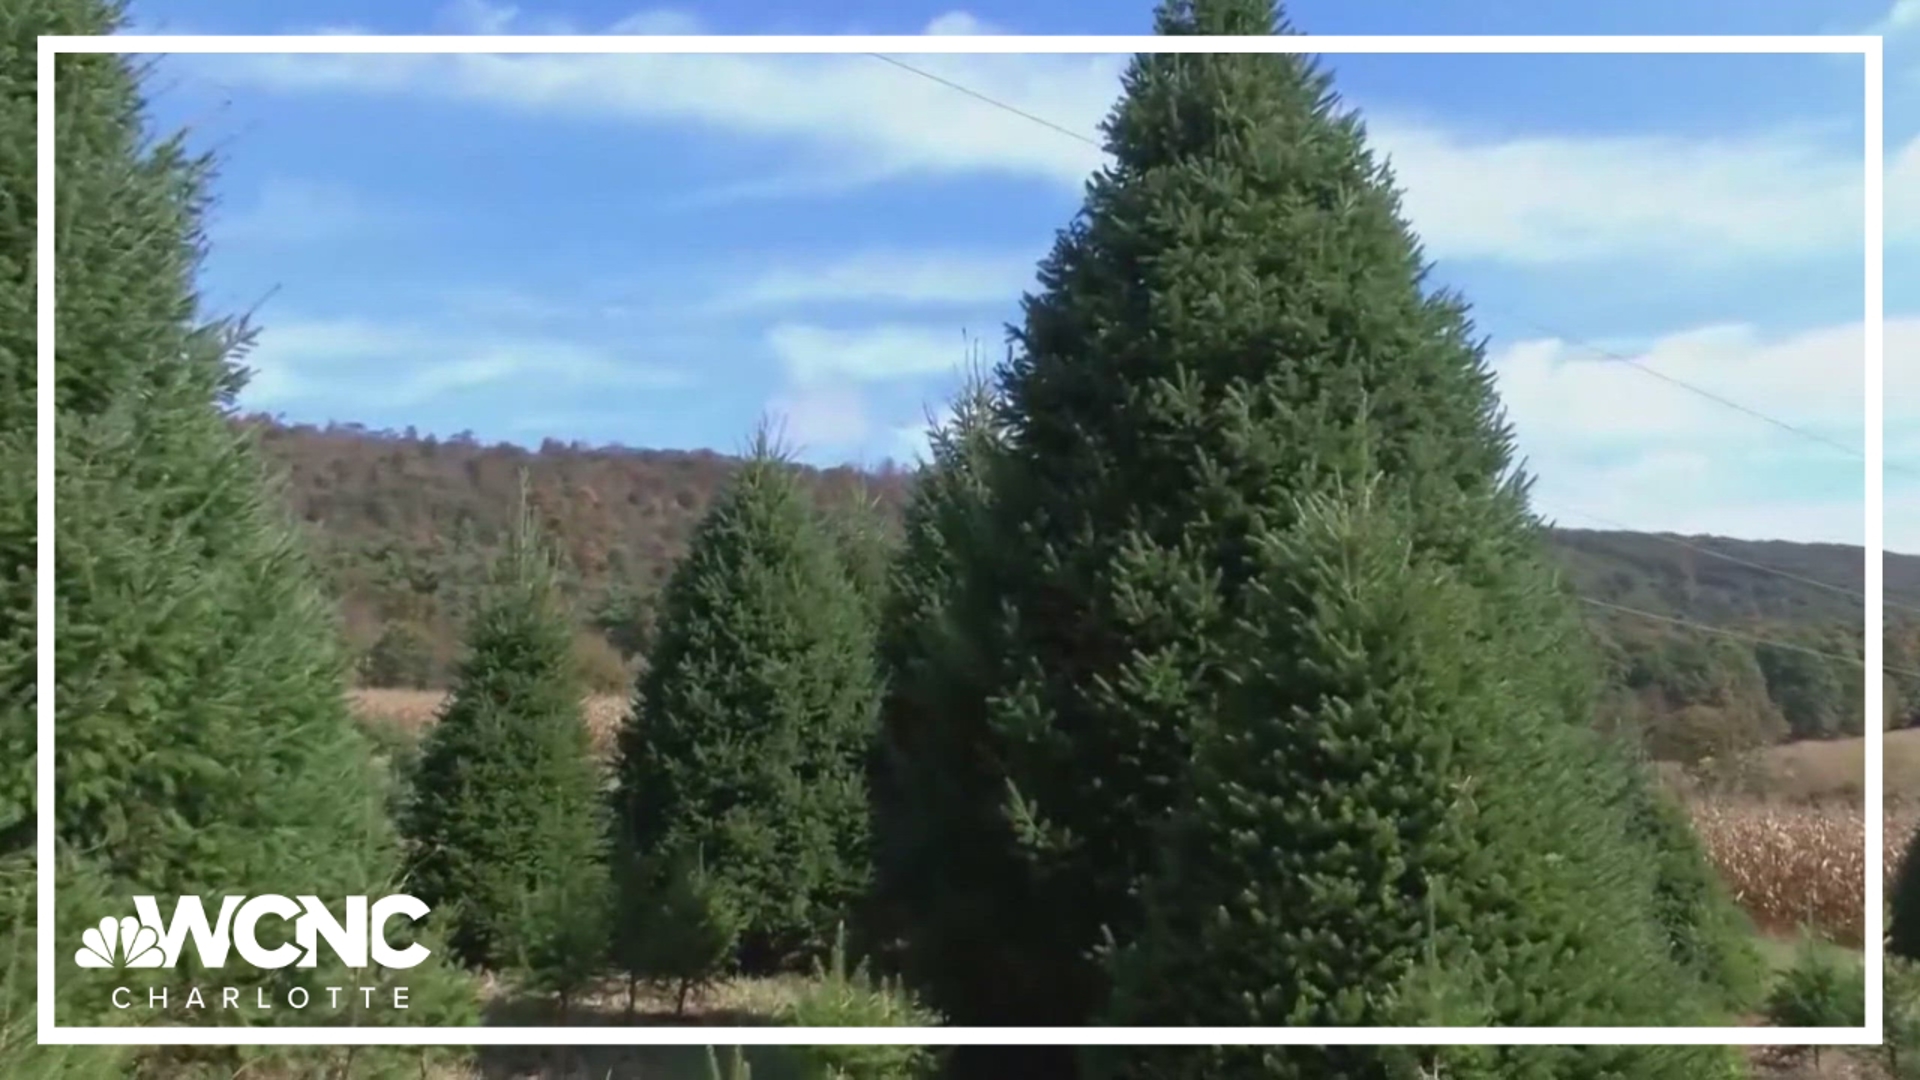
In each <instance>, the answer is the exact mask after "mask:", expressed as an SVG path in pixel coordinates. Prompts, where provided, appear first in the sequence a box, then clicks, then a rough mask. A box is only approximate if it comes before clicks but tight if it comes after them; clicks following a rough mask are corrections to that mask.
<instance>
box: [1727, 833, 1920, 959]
mask: <svg viewBox="0 0 1920 1080" xmlns="http://www.w3.org/2000/svg"><path fill="white" fill-rule="evenodd" d="M1692 811H1693V820H1694V827H1695V828H1696V829H1697V830H1698V832H1699V834H1700V838H1701V840H1702V841H1703V842H1704V843H1705V845H1706V848H1707V852H1708V855H1709V857H1710V858H1711V859H1712V860H1713V863H1714V865H1715V867H1717V868H1718V870H1719V871H1720V875H1721V877H1722V878H1724V879H1725V880H1726V882H1727V885H1728V887H1729V888H1730V889H1731V890H1732V891H1733V895H1734V898H1735V899H1736V900H1737V901H1739V903H1740V906H1741V907H1743V908H1745V909H1746V911H1747V913H1748V915H1749V916H1750V917H1752V919H1753V920H1754V922H1755V924H1757V925H1758V927H1759V928H1760V929H1761V930H1765V931H1769V932H1772V933H1777V934H1791V933H1795V932H1798V931H1799V930H1800V929H1802V928H1803V927H1804V928H1806V929H1809V930H1812V931H1815V932H1817V933H1819V934H1820V935H1821V936H1823V937H1825V938H1827V939H1828V940H1830V941H1832V942H1834V943H1835V944H1839V945H1848V946H1854V947H1858V946H1860V945H1861V944H1862V940H1863V938H1862V934H1863V930H1864V920H1865V913H1866V820H1865V817H1864V815H1863V814H1862V812H1861V807H1860V806H1859V805H1858V804H1857V803H1856V804H1848V803H1827V804H1813V805H1807V804H1788V803H1769V802H1762V801H1757V800H1735V799H1722V800H1704V801H1697V802H1694V803H1693V804H1692ZM1917 821H1920V814H1916V813H1915V811H1914V809H1913V808H1910V807H1900V808H1894V807H1890V808H1888V811H1887V817H1886V828H1885V835H1884V838H1883V839H1884V842H1883V851H1884V869H1885V880H1886V881H1887V882H1889V883H1891V881H1892V878H1893V874H1894V871H1895V870H1896V869H1898V866H1899V861H1900V856H1901V851H1902V848H1903V846H1904V841H1905V838H1906V837H1907V836H1909V835H1910V834H1911V832H1912V830H1913V828H1914V825H1915V824H1916V822H1917Z"/></svg>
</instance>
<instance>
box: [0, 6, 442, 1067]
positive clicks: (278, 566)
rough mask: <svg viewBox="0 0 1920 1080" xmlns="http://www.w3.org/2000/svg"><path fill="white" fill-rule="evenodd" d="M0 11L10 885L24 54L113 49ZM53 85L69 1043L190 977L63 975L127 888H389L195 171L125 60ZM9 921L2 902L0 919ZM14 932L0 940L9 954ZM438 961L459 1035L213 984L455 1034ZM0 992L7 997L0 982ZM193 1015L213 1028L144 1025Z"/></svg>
mask: <svg viewBox="0 0 1920 1080" xmlns="http://www.w3.org/2000/svg"><path fill="white" fill-rule="evenodd" d="M9 15H10V16H11V17H12V18H11V20H10V24H9V29H10V33H9V34H8V35H7V38H6V42H5V44H4V46H0V50H4V55H5V57H6V62H5V63H4V64H0V68H3V69H4V71H5V75H4V76H0V79H3V80H4V82H5V92H4V95H0V100H4V102H5V113H4V118H3V119H0V123H4V125H5V132H6V134H7V140H6V141H7V145H8V146H10V147H15V148H19V150H20V152H18V153H10V154H8V155H7V156H6V158H5V160H4V163H0V207H4V209H0V262H4V266H5V269H4V271H3V272H0V310H3V311H4V312H5V314H6V316H7V317H6V318H5V319H4V320H3V322H4V329H0V373H3V374H0V410H4V418H5V419H6V420H7V422H5V423H0V456H3V457H4V464H5V465H6V468H5V469H4V470H0V471H4V474H5V475H6V476H7V477H8V482H7V487H6V489H5V492H4V495H5V498H4V511H3V512H0V589H5V590H7V592H6V595H5V599H6V601H7V602H6V603H4V604H0V611H4V615H0V620H3V621H0V672H4V679H5V691H4V699H3V700H0V714H3V715H0V761H4V764H0V770H4V774H0V843H3V844H4V847H5V850H4V852H0V859H4V860H5V861H6V863H7V865H8V868H9V869H10V870H11V869H20V868H22V866H21V864H22V863H25V865H31V862H30V858H31V857H30V854H29V853H28V852H27V851H26V850H25V848H24V845H25V844H26V843H28V842H30V841H31V839H32V824H31V822H32V818H31V814H30V811H29V807H30V798H29V791H30V788H29V787H28V784H29V782H30V778H31V764H32V762H33V760H34V758H33V755H32V752H31V749H32V737H33V731H32V726H31V715H30V714H31V708H32V705H33V702H34V694H33V689H32V685H33V684H32V663H31V656H32V646H33V643H34V638H33V637H32V636H31V635H32V631H31V629H30V627H31V623H30V622H29V621H28V620H30V619H31V618H32V612H33V610H34V608H33V604H32V602H31V600H30V599H29V596H30V593H29V592H27V591H26V588H27V586H28V585H29V584H30V583H31V580H32V579H31V574H32V569H31V567H32V565H33V557H34V545H33V534H32V532H31V531H29V530H30V529H31V526H32V522H33V509H32V500H33V495H34V491H33V486H32V479H31V477H32V476H33V472H32V457H31V454H32V448H33V442H32V439H33V434H34V425H33V421H32V417H33V412H32V410H33V408H34V392H35V389H36V380H35V378H34V374H33V364H34V345H35V342H34V337H33V329H32V328H33V326H34V323H33V320H32V307H33V297H34V285H33V278H32V273H33V267H34V259H33V255H32V251H33V248H32V244H33V238H34V227H35V221H36V215H37V213H38V212H41V211H46V210H48V209H49V208H46V207H38V206H36V204H35V190H36V188H35V179H36V178H35V168H34V164H33V159H32V157H31V155H30V154H28V153H27V152H26V151H25V148H27V147H31V146H32V145H33V115H34V103H35V95H34V91H33V73H34V64H33V62H32V58H33V42H34V37H35V35H36V34H42V33H74V34H104V33H110V32H112V31H113V30H115V29H116V28H117V27H118V26H119V25H120V23H121V20H122V12H121V10H120V8H119V7H118V5H115V4H109V3H100V2H94V0H29V2H28V3H27V4H26V5H25V6H24V8H21V7H19V6H18V5H16V7H15V9H14V10H11V11H9ZM55 80H56V83H55V85H56V91H57V97H56V100H57V102H58V114H57V117H56V134H55V153H56V161H57V164H56V168H57V170H58V176H59V181H60V186H59V196H58V200H57V204H56V207H55V208H53V210H54V212H56V213H57V221H56V233H57V240H56V243H57V248H56V259H57V266H56V280H57V281H58V292H57V297H56V299H57V307H56V316H55V317H56V322H55V325H56V331H57V351H56V356H55V374H54V383H53V386H52V387H51V388H50V389H51V391H52V394H53V397H54V406H55V411H56V420H55V428H54V441H55V462H54V464H55V487H54V492H53V494H54V498H55V507H56V523H55V540H56V546H55V551H56V558H55V563H54V575H55V579H54V591H55V595H56V600H57V604H58V608H57V613H56V627H57V645H56V646H55V651H56V672H55V693H56V697H55V731H56V742H55V745H54V761H53V765H54V772H55V784H56V799H55V802H54V804H53V805H52V806H42V807H38V811H39V812H40V813H51V814H52V816H53V819H54V829H55V835H56V850H57V855H58V860H59V861H58V863H57V865H56V866H55V868H54V869H55V872H56V883H57V892H58V895H59V902H58V903H57V904H56V906H55V910H54V911H43V912H41V913H40V917H42V918H54V919H55V920H56V934H57V940H58V941H59V942H60V943H61V956H62V957H63V961H62V962H61V963H60V965H59V983H60V993H59V995H58V1002H59V1010H60V1020H61V1022H63V1023H68V1024H80V1023H89V1022H92V1023H98V1022H101V1021H102V1020H103V1018H105V1017H108V1016H110V1015H115V1014H116V1012H117V1010H115V1009H113V1007H112V1005H111V1003H110V1000H109V993H110V991H111V989H112V988H113V986H114V985H128V984H131V985H132V986H133V987H134V992H135V994H136V995H140V994H143V993H144V987H143V985H142V984H141V982H140V979H141V978H142V977H144V976H153V977H154V979H155V980H156V982H157V981H159V977H160V976H167V977H169V978H170V979H171V980H172V981H174V982H178V980H179V979H180V978H181V977H182V976H183V975H189V974H191V973H192V972H193V970H194V968H195V966H196V965H195V964H194V962H193V959H192V954H191V952H189V953H188V955H187V957H186V959H184V960H183V961H182V964H181V966H180V967H179V968H176V969H173V970H166V969H147V970H146V972H145V973H142V972H139V971H134V972H125V971H122V972H115V971H111V970H106V971H101V970H97V969H95V970H89V969H80V968H77V967H75V966H74V965H72V964H71V963H68V962H66V961H65V960H64V958H66V957H71V956H72V955H73V953H74V952H75V951H76V950H77V948H78V947H79V944H80V935H81V930H83V929H85V928H87V927H89V926H92V925H94V924H96V923H97V922H98V921H99V920H100V919H101V918H102V917H103V916H108V915H111V916H115V917H119V916H126V915H130V914H132V912H131V910H130V900H129V898H130V897H131V896H133V895H136V894H139V895H154V896H158V897H160V898H161V901H162V904H163V907H164V905H165V903H166V901H167V900H168V899H169V898H171V897H175V896H198V897H203V898H209V897H211V898H217V897H218V896H220V895H227V894H241V895H255V894H263V893H278V894H283V895H287V896H300V895H315V896H318V897H321V898H323V899H324V900H327V901H329V902H331V903H334V904H338V903H339V902H340V901H342V900H344V899H345V898H346V897H349V896H355V895H365V894H372V895H382V894H385V893H389V892H395V891H399V890H400V885H399V877H400V858H399V850H398V845H397V843H396V838H395V836H394V834H393V831H392V829H391V826H390V825H389V823H388V821H387V819H386V815H385V807H384V804H383V801H382V789H381V783H380V779H379V776H378V774H377V773H376V771H375V767H374V765H373V762H372V757H371V754H370V752H369V747H368V746H367V745H366V743H365V742H364V740H363V738H362V737H361V735H360V734H359V732H358V730H357V728H356V727H355V726H354V724H353V722H352V719H351V717H350V716H349V715H348V712H347V705H346V702H345V699H344V695H343V688H344V685H345V680H344V672H345V668H344V657H343V654H342V650H341V648H340V646H339V643H338V640H337V632H336V627H335V624H334V613H333V611H332V609H331V606H330V605H329V603H328V602H327V601H326V599H325V598H324V597H323V595H322V594H321V592H320V590H319V588H318V585H317V578H316V575H315V573H314V570H313V568H312V566H311V565H310V563H309V561H308V559H307V557H306V554H305V552H304V551H303V550H302V549H301V548H300V546H299V544H298V543H297V536H298V534H297V532H296V530H295V526H294V523H293V522H292V521H291V519H290V518H289V516H288V515H287V513H286V509H285V504H284V502H283V501H282V499H281V497H280V493H279V490H278V488H277V486H276V483H275V478H274V477H272V476H271V475H270V474H269V473H268V472H267V470H266V468H265V467H264V465H263V463H262V460H261V458H260V457H259V456H258V455H257V453H256V451H255V448H254V447H253V446H252V445H251V443H250V440H249V438H248V437H247V436H245V435H244V434H242V433H240V432H239V431H238V430H236V428H235V427H234V426H233V424H232V423H231V420H230V417H229V415H228V407H229V406H230V404H231V402H232V398H233V395H234V393H235V392H236V391H237V390H238V389H239V388H240V387H241V386H242V385H243V383H244V371H243V370H242V368H241V367H240V364H239V361H240V358H241V353H242V350H243V346H244V345H245V343H246V341H247V333H246V331H245V329H244V328H243V327H241V326H239V325H237V324H235V323H232V322H230V321H227V320H222V319H218V318H215V317H212V316H210V315H209V314H207V313H206V312H205V311H204V310H202V308H201V306H200V302H199V299H198V297H197V296H196V293H195V277H196V274H197V272H198V269H199V266H200V262H201V258H202V255H203V253H204V249H205V244H204V240H203V237H202V235H201V229H200V220H201V216H202V212H203V210H204V208H205V204H206V200H207V195H206V188H207V181H208V176H209V172H210V167H211V166H210V162H209V161H208V160H207V159H205V158H203V157H199V156H196V155H194V154H192V153H190V152H189V151H188V149H187V148H186V145H185V143H184V141H183V139H182V138H181V137H173V138H159V139H155V138H154V137H152V133H151V132H150V131H149V130H148V128H147V122H146V117H145V112H144V108H145V106H144V101H143V99H142V94H141V83H140V76H139V73H138V72H137V71H136V69H135V67H134V66H133V65H132V64H131V63H129V61H128V60H127V59H126V58H124V57H120V56H114V55H66V56H62V57H60V58H59V62H58V63H57V65H56V69H55ZM8 877H9V879H10V880H11V879H12V877H13V875H12V874H11V873H9V874H8ZM216 906H217V902H216ZM15 911H16V908H15V906H14V905H10V904H0V919H9V920H11V919H13V918H15V917H16V915H15ZM335 914H336V915H340V914H342V912H340V911H339V910H338V909H337V908H336V911H335ZM262 929H263V931H264V932H263V935H262V937H263V942H262V943H263V944H264V945H266V946H268V947H272V946H274V945H276V944H278V943H279V942H278V940H269V939H273V937H274V928H273V927H272V926H271V925H270V924H269V925H265V926H263V928H262ZM284 929H285V930H286V933H285V936H286V937H288V938H290V937H291V928H290V927H287V928H284ZM29 931H30V923H22V922H11V921H10V923H9V924H6V925H0V934H4V935H5V936H7V937H9V938H11V939H12V940H14V941H17V940H19V939H20V935H23V934H25V933H27V932H29ZM441 963H442V960H441V958H440V957H437V956H436V957H434V958H431V959H429V960H428V961H427V964H426V966H424V967H421V968H415V969H412V970H411V971H409V972H408V973H407V979H408V982H409V984H410V986H411V987H412V988H413V990H414V991H415V999H416V1001H419V1000H421V999H423V998H425V999H432V1000H436V1001H445V1002H447V1003H449V1004H450V1005H451V1007H452V1008H453V1010H454V1013H455V1014H458V1015H436V1014H435V1013H434V1011H433V1009H426V1010H422V1009H418V1008H415V1009H411V1010H410V1011H409V1012H407V1013H399V1014H396V1013H394V1012H393V1011H392V1010H390V1009H380V1010H375V1011H373V1012H367V1011H365V1010H363V1009H360V1008H358V1007H357V1006H356V1005H355V1004H344V1005H340V1006H339V1007H337V1008H336V1007H334V1006H333V1005H332V1004H330V1003H329V998H328V996H327V995H326V994H324V993H323V992H314V991H312V990H311V988H312V987H317V986H323V985H339V984H342V983H343V982H345V981H347V980H348V979H349V978H350V976H348V975H347V974H346V973H345V972H344V971H343V970H341V969H340V967H339V965H338V963H337V961H336V960H335V959H334V957H333V956H332V954H331V953H330V952H329V951H328V950H325V949H322V950H321V957H320V962H319V963H318V965H317V966H315V967H299V966H295V967H289V968H284V969H280V970H277V971H249V970H247V969H245V968H232V967H230V968H228V969H227V970H225V971H223V972H222V973H221V975H222V981H223V983H224V984H226V985H233V986H237V987H240V988H242V993H243V994H245V995H247V996H249V997H250V996H251V995H250V994H249V993H248V988H250V987H253V986H256V985H257V986H258V987H260V988H261V989H262V990H263V991H264V992H265V993H267V994H268V995H269V997H280V995H281V994H283V993H284V991H286V990H287V989H289V988H291V987H293V986H296V985H298V986H306V987H308V988H309V992H310V993H312V996H313V999H314V1004H312V1005H310V1006H309V1007H308V1008H306V1009H304V1010H301V1011H299V1012H295V1011H293V1010H290V1009H280V1010H275V1011H273V1012H270V1013H268V1014H265V1015H264V1016H263V1017H262V1018H261V1020H262V1021H263V1022H282V1023H284V1022H299V1023H307V1024H312V1023H328V1022H332V1023H347V1022H355V1023H386V1022H393V1021H394V1019H396V1018H399V1019H405V1020H407V1021H409V1022H415V1023H419V1022H429V1023H433V1022H437V1023H448V1022H457V1020H458V1019H459V1016H466V1017H468V1018H471V1012H472V1010H471V998H470V997H468V996H467V995H466V993H465V991H464V990H463V989H462V988H461V984H460V983H459V982H458V980H456V979H452V976H451V975H450V974H449V973H448V972H446V971H445V970H444V969H442V968H441V966H440V965H441ZM13 971H14V974H13V975H12V976H10V982H11V980H12V979H13V978H22V977H24V978H28V979H30V973H31V968H30V967H29V968H28V969H26V972H25V973H24V975H23V974H22V973H21V972H20V970H19V969H18V968H15V969H13ZM362 978H364V975H363V976H362ZM450 980H451V981H450ZM449 994H450V996H448V995H449ZM0 996H4V997H6V998H8V999H10V1000H11V999H15V998H16V996H17V995H15V994H14V993H13V987H12V986H10V987H9V989H8V992H7V993H6V994H5V995H0ZM175 997H176V999H177V998H178V997H179V994H178V993H176V995H175ZM281 1000H284V998H283V997H282V998H281ZM176 1004H178V1002H177V1000H176ZM348 1013H353V1014H354V1015H352V1016H349V1015H347V1014H348ZM120 1015H121V1016H124V1014H120ZM207 1017H217V1010H214V1009H204V1008H203V1009H199V1010H183V1009H181V1008H178V1007H176V1008H172V1009H168V1010H163V1011H161V1012H160V1013H157V1014H156V1019H160V1020H165V1021H167V1022H174V1023H192V1022H196V1020H200V1021H204V1019H205V1018H207ZM210 1052H211V1053H215V1054H217V1055H225V1056H227V1057H229V1058H232V1057H237V1056H238V1055H237V1053H236V1052H233V1051H229V1050H219V1051H210ZM73 1067H74V1068H80V1067H81V1066H80V1065H77V1064H76V1065H74V1066H73ZM10 1068H11V1065H9V1069H10Z"/></svg>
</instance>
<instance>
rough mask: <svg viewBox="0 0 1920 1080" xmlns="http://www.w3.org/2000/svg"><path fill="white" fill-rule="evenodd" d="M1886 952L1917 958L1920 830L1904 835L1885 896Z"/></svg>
mask: <svg viewBox="0 0 1920 1080" xmlns="http://www.w3.org/2000/svg"><path fill="white" fill-rule="evenodd" d="M1887 954H1888V955H1889V956H1897V957H1899V958H1901V959H1902V960H1913V961H1920V830H1916V831H1915V832H1914V833H1913V834H1912V835H1911V836H1909V837H1907V840H1906V844H1905V846H1904V847H1903V848H1902V850H1901V854H1900V865H1899V866H1898V867H1896V868H1895V870H1894V880H1893V889H1892V895H1891V896H1890V897H1888V916H1887Z"/></svg>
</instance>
